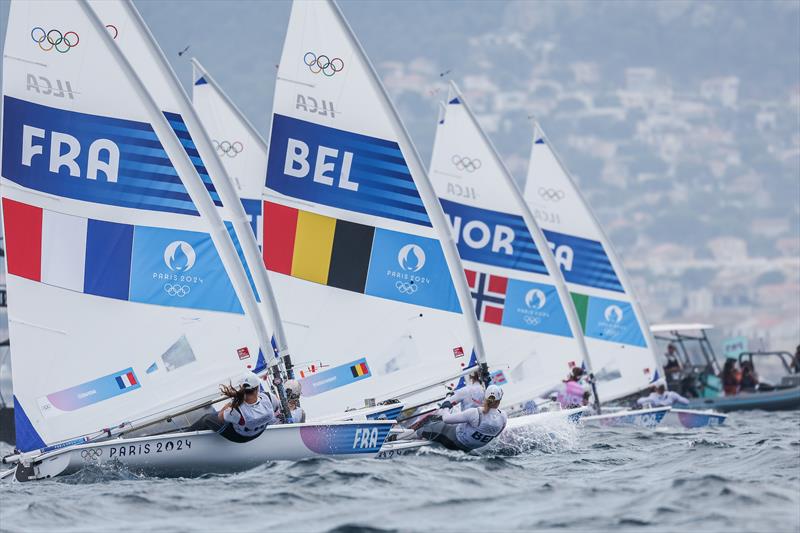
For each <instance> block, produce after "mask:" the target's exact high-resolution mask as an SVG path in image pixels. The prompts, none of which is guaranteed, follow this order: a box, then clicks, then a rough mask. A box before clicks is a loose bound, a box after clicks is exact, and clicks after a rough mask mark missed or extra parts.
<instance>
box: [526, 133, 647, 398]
mask: <svg viewBox="0 0 800 533" xmlns="http://www.w3.org/2000/svg"><path fill="white" fill-rule="evenodd" d="M533 131H534V139H533V140H534V142H536V138H537V135H539V136H541V138H543V139H544V140H545V143H546V144H547V147H548V148H549V149H550V152H551V153H552V154H553V157H554V158H555V160H556V163H557V164H558V166H559V167H561V171H562V172H563V173H564V175H565V176H566V177H567V179H568V180H569V181H570V182H571V183H572V185H573V188H574V190H575V193H576V194H577V196H578V199H579V200H580V202H581V204H583V207H584V208H585V209H586V211H587V213H588V214H589V217H590V218H591V220H592V222H593V223H594V227H595V229H596V230H597V232H598V233H599V234H600V236H601V237H602V240H603V245H604V246H605V247H606V254H608V257H609V259H610V260H611V262H612V264H613V265H614V270H615V272H616V274H617V277H618V278H619V279H620V282H621V283H622V285H623V287H625V288H626V289H630V287H632V284H631V281H630V278H628V272H627V271H626V269H625V266H624V265H623V264H622V261H621V260H620V259H619V256H618V255H617V252H616V250H615V249H614V246H613V244H612V243H611V240H610V239H609V238H608V235H607V234H606V232H605V230H604V229H603V226H602V225H601V224H600V222H599V221H598V218H597V215H595V214H594V211H593V210H592V206H591V204H589V202H588V201H586V197H585V196H584V195H583V193H582V192H581V190H580V188H579V187H578V186H577V185H576V184H575V180H574V178H573V177H572V174H570V172H569V170H568V169H567V167H566V166H565V165H564V163H563V161H562V159H561V157H560V156H559V155H558V152H557V151H556V149H555V148H554V147H553V145H552V144H551V143H550V139H548V137H547V135H546V134H545V132H544V130H543V129H542V127H541V126H540V125H539V122H538V121H537V120H534V121H533ZM531 163H532V161H531ZM523 200H524V198H523ZM526 206H527V202H526ZM630 296H631V299H630V300H631V305H632V306H633V310H634V313H635V314H636V317H637V318H638V319H639V322H640V328H641V330H642V335H644V338H645V342H646V343H647V346H648V348H649V349H650V351H652V352H653V357H654V358H655V357H656V355H655V351H654V347H655V345H656V344H655V339H654V338H653V334H652V332H651V331H650V325H649V323H648V322H647V318H646V317H645V315H644V312H643V311H642V308H641V306H640V305H639V299H638V298H636V297H635V296H634V295H633V294H632V293H631V295H630ZM656 360H657V359H656ZM646 389H647V387H643V388H642V389H641V390H646Z"/></svg>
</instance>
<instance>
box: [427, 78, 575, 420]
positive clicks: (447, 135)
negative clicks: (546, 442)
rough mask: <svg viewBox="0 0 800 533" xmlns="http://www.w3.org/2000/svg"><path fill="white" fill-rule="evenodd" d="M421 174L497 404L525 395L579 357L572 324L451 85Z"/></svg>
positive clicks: (533, 236)
mask: <svg viewBox="0 0 800 533" xmlns="http://www.w3.org/2000/svg"><path fill="white" fill-rule="evenodd" d="M429 175H430V177H431V181H432V182H433V184H434V186H435V188H436V192H437V194H438V195H439V199H440V201H441V204H442V208H443V209H444V212H445V214H446V215H447V217H448V219H449V222H450V226H451V228H452V231H453V235H454V237H455V240H456V244H457V246H458V251H459V253H460V254H461V260H462V261H463V262H464V268H465V270H466V274H467V280H468V282H469V284H470V287H471V290H472V297H473V301H474V306H473V309H474V312H475V314H476V316H477V317H478V320H479V323H480V326H481V334H482V336H483V339H484V342H485V343H486V347H487V350H489V363H490V364H491V365H492V369H493V370H494V371H495V373H494V376H495V377H494V381H495V382H496V383H498V384H500V385H502V386H503V387H504V389H505V395H504V403H506V404H507V405H511V404H513V403H514V402H524V401H526V400H530V399H532V398H535V397H536V395H537V394H540V393H542V392H543V391H545V390H547V389H549V388H551V387H553V386H555V385H556V384H558V383H560V382H561V380H563V379H564V376H566V375H567V374H568V373H569V371H570V369H571V367H573V366H581V365H582V364H583V362H584V357H585V349H584V345H583V338H582V335H581V331H580V326H579V325H578V322H577V317H575V315H574V310H573V308H572V305H571V302H570V301H569V293H568V292H567V291H566V287H565V286H564V283H563V279H562V278H561V273H560V272H559V270H558V267H557V266H556V264H555V261H554V259H553V257H552V254H551V253H550V251H549V249H548V248H547V241H546V240H545V238H544V236H543V235H542V233H541V230H540V229H539V227H538V226H537V225H536V222H535V220H534V219H533V216H532V215H531V213H530V211H528V208H527V206H526V205H525V201H524V199H523V198H522V194H521V193H520V191H519V190H518V189H517V186H516V184H515V183H514V181H513V179H512V178H511V176H510V174H509V173H508V170H507V169H506V168H505V166H504V165H503V163H502V161H501V159H500V157H499V155H498V154H497V152H496V151H495V149H494V147H493V146H492V144H491V142H490V141H489V139H488V138H487V137H486V135H485V134H484V132H483V131H482V129H481V127H480V125H479V124H478V122H477V120H476V119H475V117H474V115H473V114H472V112H471V111H470V109H469V107H468V106H467V104H466V102H465V101H464V96H463V95H462V94H461V93H460V92H459V91H458V88H457V87H456V86H455V84H451V88H450V95H449V97H448V99H447V105H446V106H445V107H444V109H443V113H442V115H441V117H440V119H439V123H438V126H437V129H436V139H435V142H434V147H433V154H432V156H431V167H430V172H429Z"/></svg>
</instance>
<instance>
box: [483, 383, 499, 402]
mask: <svg viewBox="0 0 800 533" xmlns="http://www.w3.org/2000/svg"><path fill="white" fill-rule="evenodd" d="M484 397H485V398H486V399H487V400H488V399H489V398H490V397H491V398H494V399H495V400H498V401H499V400H502V399H503V389H501V388H500V387H498V386H497V385H489V386H488V387H486V394H485V395H484Z"/></svg>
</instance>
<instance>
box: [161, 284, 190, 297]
mask: <svg viewBox="0 0 800 533" xmlns="http://www.w3.org/2000/svg"><path fill="white" fill-rule="evenodd" d="M164 290H165V291H166V293H167V294H169V295H170V296H177V297H178V298H183V297H184V296H186V295H187V294H189V292H190V291H191V290H192V289H191V288H190V287H189V286H188V285H180V284H178V283H176V284H175V285H173V284H172V283H167V284H165V285H164Z"/></svg>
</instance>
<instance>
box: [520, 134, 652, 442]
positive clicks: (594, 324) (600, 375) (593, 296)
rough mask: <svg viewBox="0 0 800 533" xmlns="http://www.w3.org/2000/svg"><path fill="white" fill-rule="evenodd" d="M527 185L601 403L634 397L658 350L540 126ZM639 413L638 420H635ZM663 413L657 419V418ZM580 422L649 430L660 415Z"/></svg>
mask: <svg viewBox="0 0 800 533" xmlns="http://www.w3.org/2000/svg"><path fill="white" fill-rule="evenodd" d="M534 132H535V133H534V137H533V144H532V148H531V156H530V161H529V165H528V175H527V180H526V183H525V192H524V195H525V201H526V202H527V204H528V207H529V208H530V210H531V212H532V213H533V215H534V216H535V218H536V221H537V222H538V224H539V226H540V227H541V228H542V230H543V232H544V234H545V236H546V237H547V241H548V243H549V244H550V247H551V249H552V250H553V253H554V255H555V258H556V261H557V262H558V264H559V267H560V268H561V271H562V273H563V276H564V279H565V280H566V285H567V288H568V289H569V291H570V292H571V294H572V300H573V302H574V305H575V309H576V310H577V313H578V316H579V319H580V324H581V327H582V329H583V336H584V339H585V341H586V348H587V351H588V353H589V357H590V358H591V362H592V367H593V370H594V375H595V378H596V380H597V381H596V387H597V392H598V396H599V399H600V400H601V401H602V402H611V401H614V400H617V399H621V398H624V397H627V396H631V395H635V394H637V393H640V392H642V391H644V390H646V389H648V388H649V387H650V386H651V384H653V383H654V382H655V381H656V380H657V379H658V362H657V360H656V357H655V352H654V351H653V347H654V346H655V343H654V341H653V338H652V336H651V334H650V330H649V329H648V327H647V323H646V321H645V318H644V315H643V313H642V311H641V309H640V308H639V304H638V302H637V300H636V298H635V297H634V294H633V291H632V285H631V283H630V281H629V280H628V278H627V275H626V274H625V271H624V269H623V268H622V262H621V261H620V260H619V258H618V257H617V255H616V253H615V252H614V249H613V248H612V247H611V242H610V241H609V239H608V237H606V235H605V233H604V232H603V230H602V228H601V227H600V224H599V222H598V221H597V218H596V217H595V216H594V215H593V213H592V212H591V209H590V208H589V205H588V203H587V202H586V200H585V199H584V198H583V196H582V195H581V193H580V191H579V190H578V187H577V186H576V185H575V183H574V181H573V180H572V178H571V177H570V175H569V174H568V173H567V171H566V168H565V167H564V166H563V165H562V163H561V161H560V160H559V159H558V157H557V156H556V154H555V152H554V150H553V149H552V148H551V146H550V143H549V141H548V140H547V138H546V137H545V135H544V133H543V131H542V129H541V127H540V126H539V125H538V124H535V126H534ZM637 413H638V418H637ZM659 413H660V414H659ZM651 415H652V413H649V412H645V411H633V412H630V411H626V412H619V413H611V414H605V415H602V417H601V418H595V417H593V416H589V417H584V419H583V421H584V423H592V422H593V421H596V422H598V423H602V424H603V425H607V424H613V423H615V422H613V420H612V419H614V418H615V417H616V418H617V419H618V421H617V422H618V423H620V424H627V423H629V422H633V423H634V424H635V425H643V426H650V425H652V422H653V421H654V420H655V421H656V422H660V420H661V419H662V418H663V412H662V411H658V410H656V411H655V419H654V418H653V416H651Z"/></svg>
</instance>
